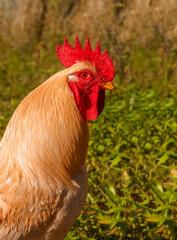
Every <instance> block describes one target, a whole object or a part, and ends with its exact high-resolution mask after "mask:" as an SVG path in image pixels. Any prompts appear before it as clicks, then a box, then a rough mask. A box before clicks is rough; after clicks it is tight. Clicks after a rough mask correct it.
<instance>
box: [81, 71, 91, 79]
mask: <svg viewBox="0 0 177 240" xmlns="http://www.w3.org/2000/svg"><path fill="white" fill-rule="evenodd" d="M80 77H81V78H84V79H87V78H89V74H88V73H86V72H81V73H80Z"/></svg>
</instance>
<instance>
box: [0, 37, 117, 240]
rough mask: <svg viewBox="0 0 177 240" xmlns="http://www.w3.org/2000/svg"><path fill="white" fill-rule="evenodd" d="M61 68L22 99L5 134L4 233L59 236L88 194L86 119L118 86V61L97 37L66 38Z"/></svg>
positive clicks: (19, 238) (0, 150)
mask: <svg viewBox="0 0 177 240" xmlns="http://www.w3.org/2000/svg"><path fill="white" fill-rule="evenodd" d="M57 56H58V58H59V59H60V61H61V63H62V64H63V66H65V67H67V68H66V69H64V70H63V71H60V72H58V73H56V74H55V75H54V76H52V77H50V78H49V79H48V80H46V81H45V82H44V83H42V84H41V85H40V86H38V87H37V88H36V89H34V90H33V91H32V92H31V93H29V94H28V95H27V96H26V97H25V98H24V100H23V101H22V102H21V103H20V104H19V106H18V107H17V109H16V110H15V112H14V114H13V116H12V117H11V119H10V121H9V123H8V125H7V128H6V130H5V132H4V135H3V138H2V140H1V142H0V240H44V239H45V240H61V239H64V238H65V237H66V235H67V233H68V232H69V230H70V228H71V227H72V225H73V224H74V222H75V220H76V218H77V217H78V216H79V214H80V212H81V210H82V207H83V206H84V204H85V199H86V195H87V173H86V167H85V159H86V154H87V147H88V139H89V133H88V126H87V121H88V120H94V119H96V118H97V117H98V116H99V115H100V113H101V112H102V110H103V107H104V101H105V89H110V90H111V89H113V88H114V85H113V83H112V82H111V81H112V80H113V76H114V65H113V62H112V59H111V58H110V57H109V55H108V54H107V52H106V51H105V52H104V53H102V54H101V52H100V44H99V42H98V44H97V47H96V49H95V50H94V51H93V50H92V49H91V46H90V42H89V38H87V41H86V46H85V49H82V47H81V45H80V43H79V40H78V38H77V37H76V39H75V48H73V47H72V46H71V45H70V44H69V43H68V42H67V39H65V41H64V44H63V46H62V45H58V47H57Z"/></svg>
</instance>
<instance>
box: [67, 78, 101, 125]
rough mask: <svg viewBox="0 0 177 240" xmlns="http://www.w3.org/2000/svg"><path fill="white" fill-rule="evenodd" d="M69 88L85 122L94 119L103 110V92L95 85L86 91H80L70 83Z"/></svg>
mask: <svg viewBox="0 0 177 240" xmlns="http://www.w3.org/2000/svg"><path fill="white" fill-rule="evenodd" d="M69 87H70V89H71V91H72V92H73V95H74V98H75V100H76V103H77V106H78V108H79V110H80V113H81V115H82V117H83V119H84V120H86V121H88V120H94V119H96V118H97V117H98V116H99V115H100V114H101V112H102V111H103V108H104V101H105V90H104V89H103V88H102V87H100V86H99V85H96V86H93V87H91V88H89V89H88V90H86V91H81V90H80V89H78V87H77V86H76V84H75V83H74V82H70V83H69Z"/></svg>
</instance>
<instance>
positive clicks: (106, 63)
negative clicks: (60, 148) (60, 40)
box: [57, 37, 114, 120]
mask: <svg viewBox="0 0 177 240" xmlns="http://www.w3.org/2000/svg"><path fill="white" fill-rule="evenodd" d="M57 56H58V58H59V59H60V61H61V63H62V64H63V66H65V67H71V66H72V65H74V64H77V63H78V62H84V63H85V64H86V65H88V66H91V67H90V68H89V67H87V68H83V69H82V70H81V71H76V72H74V73H73V74H72V75H70V76H68V85H69V88H70V90H71V91H72V93H73V95H74V98H75V100H76V104H77V106H78V108H79V110H80V113H81V115H82V117H83V119H84V120H94V119H96V118H97V117H98V116H99V115H100V113H101V112H102V110H103V108H104V100H105V89H109V90H112V89H113V88H114V85H113V83H112V80H113V77H114V65H113V62H112V59H111V58H110V57H109V55H108V54H107V51H106V50H105V51H104V53H102V54H101V51H100V44H99V42H98V44H97V47H96V49H95V50H94V51H93V50H92V49H91V46H90V42H89V38H88V37H87V41H86V45H85V49H82V47H81V45H80V43H79V40H78V37H76V39H75V48H73V47H72V46H71V45H70V44H69V43H68V42H67V39H65V41H64V45H63V46H62V45H58V46H57Z"/></svg>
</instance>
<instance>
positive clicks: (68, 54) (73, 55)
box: [57, 36, 114, 81]
mask: <svg viewBox="0 0 177 240" xmlns="http://www.w3.org/2000/svg"><path fill="white" fill-rule="evenodd" d="M57 56H58V58H59V59H60V61H61V63H62V64H63V66H65V67H70V66H72V65H73V64H74V63H76V62H77V61H89V62H91V63H92V64H93V65H95V67H96V69H97V72H98V73H99V74H100V75H101V77H102V78H103V79H104V81H111V80H112V79H113V77H114V65H113V62H112V59H111V58H110V57H109V55H108V54H107V51H106V50H105V51H104V53H102V54H101V51H100V43H99V42H98V44H97V46H96V49H95V50H94V51H93V50H92V48H91V46H90V41H89V38H88V37H87V40H86V44H85V49H83V48H82V47H81V44H80V42H79V40H78V37H77V36H76V39H75V48H73V47H72V46H71V45H70V44H69V43H68V41H67V39H66V38H65V40H64V44H63V46H62V45H58V46H57Z"/></svg>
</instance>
